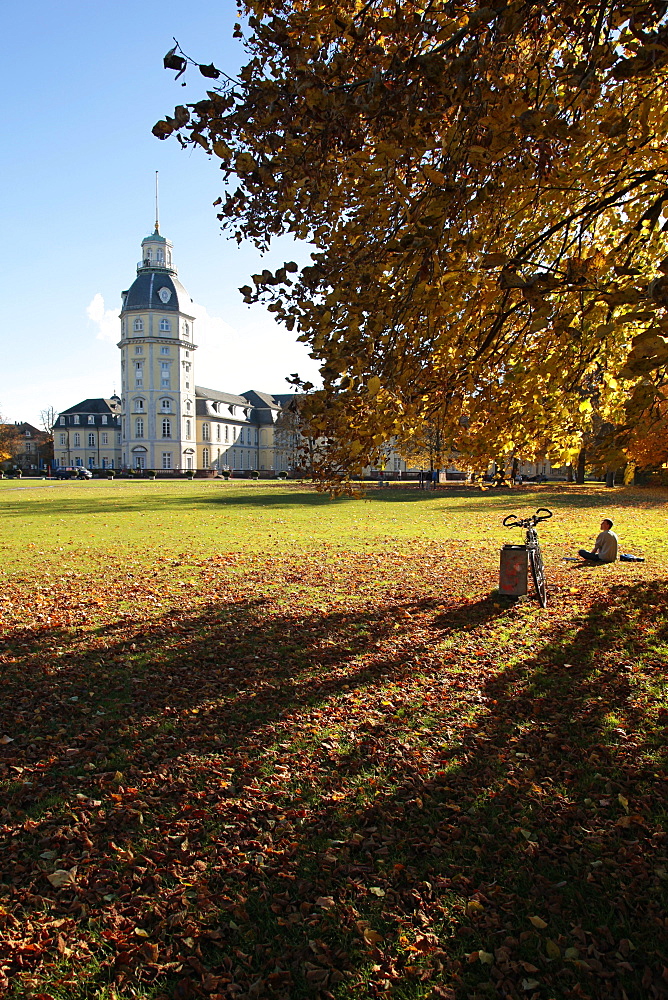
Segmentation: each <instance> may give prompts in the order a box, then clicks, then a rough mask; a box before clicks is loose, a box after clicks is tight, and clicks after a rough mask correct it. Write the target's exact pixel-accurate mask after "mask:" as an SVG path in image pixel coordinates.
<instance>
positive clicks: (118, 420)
mask: <svg viewBox="0 0 668 1000" xmlns="http://www.w3.org/2000/svg"><path fill="white" fill-rule="evenodd" d="M172 252H173V247H172V244H171V243H170V241H169V240H167V239H165V237H164V236H162V235H161V233H160V227H159V224H158V222H157V221H156V224H155V231H154V232H153V233H152V234H151V235H150V236H147V237H146V238H145V239H144V240H142V244H141V260H140V261H139V263H138V264H137V277H136V278H135V280H134V281H133V283H132V285H131V286H130V288H129V289H128V290H127V291H125V292H122V295H121V299H122V304H121V314H120V320H121V339H120V341H119V344H118V347H119V348H120V351H121V396H120V397H118V396H115V395H114V396H112V397H111V398H109V399H86V400H83V401H82V402H81V403H78V404H77V405H76V406H71V407H70V408H69V409H67V410H64V411H63V412H62V413H61V414H60V415H59V417H58V420H57V422H56V425H55V427H54V460H55V463H56V464H57V465H58V466H61V467H62V466H66V467H76V466H84V467H85V468H88V469H156V470H164V471H169V470H175V471H178V470H184V471H190V470H193V471H194V470H196V469H203V470H210V471H213V472H216V471H220V472H223V471H227V470H232V471H234V472H242V471H248V470H258V471H266V472H271V471H273V472H283V471H288V470H289V469H290V468H292V466H293V465H294V464H295V461H296V444H297V441H296V434H295V433H294V426H293V425H294V421H290V420H285V419H284V414H285V412H286V407H288V406H289V404H290V402H291V401H292V400H294V399H295V396H294V394H292V393H285V394H279V395H272V394H270V393H266V392H259V391H257V390H249V391H248V392H244V393H241V394H240V395H234V394H232V393H228V392H219V391H218V390H215V389H206V388H203V387H202V386H198V385H196V384H195V354H196V351H197V344H196V343H195V339H194V338H195V317H194V315H193V312H194V310H193V300H192V299H191V298H190V296H189V295H188V292H187V291H186V289H185V288H184V287H183V285H182V284H181V282H180V281H179V279H178V276H177V270H176V267H175V266H174V261H173V256H172Z"/></svg>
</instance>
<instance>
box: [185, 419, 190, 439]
mask: <svg viewBox="0 0 668 1000" xmlns="http://www.w3.org/2000/svg"><path fill="white" fill-rule="evenodd" d="M186 437H187V438H189V437H190V421H189V420H186Z"/></svg>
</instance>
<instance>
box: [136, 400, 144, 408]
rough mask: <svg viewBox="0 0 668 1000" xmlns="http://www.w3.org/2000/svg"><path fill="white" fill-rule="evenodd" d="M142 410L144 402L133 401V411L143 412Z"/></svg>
mask: <svg viewBox="0 0 668 1000" xmlns="http://www.w3.org/2000/svg"><path fill="white" fill-rule="evenodd" d="M143 409H144V400H143V399H135V410H143Z"/></svg>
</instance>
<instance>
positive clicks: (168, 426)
mask: <svg viewBox="0 0 668 1000" xmlns="http://www.w3.org/2000/svg"><path fill="white" fill-rule="evenodd" d="M162 436H163V437H164V438H170V437H171V436H172V422H171V420H163V422H162Z"/></svg>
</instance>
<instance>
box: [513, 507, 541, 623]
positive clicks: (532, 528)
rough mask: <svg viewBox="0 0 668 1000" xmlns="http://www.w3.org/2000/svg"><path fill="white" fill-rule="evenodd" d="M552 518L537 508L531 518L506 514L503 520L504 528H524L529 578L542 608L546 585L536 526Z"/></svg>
mask: <svg viewBox="0 0 668 1000" xmlns="http://www.w3.org/2000/svg"><path fill="white" fill-rule="evenodd" d="M541 514H542V515H543V516H542V517H540V515H541ZM552 516H553V515H552V511H551V510H548V509H547V507H539V508H538V510H537V511H536V513H535V514H532V515H531V517H524V518H520V517H518V516H517V514H508V516H507V517H504V519H503V526H504V528H524V530H525V531H526V535H525V538H524V543H525V545H526V547H527V552H528V553H529V565H530V566H531V576H532V577H533V583H534V587H535V588H536V594H537V595H538V600H539V601H540V606H541V607H542V608H544V607H547V584H546V582H545V567H544V565H543V555H542V553H541V551H540V543H539V541H538V532H537V531H536V525H537V524H539V523H540V521H547V520H548V519H549V518H550V517H552Z"/></svg>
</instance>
